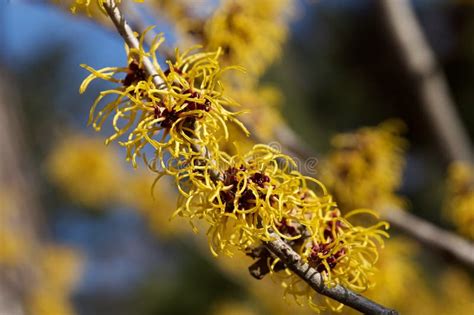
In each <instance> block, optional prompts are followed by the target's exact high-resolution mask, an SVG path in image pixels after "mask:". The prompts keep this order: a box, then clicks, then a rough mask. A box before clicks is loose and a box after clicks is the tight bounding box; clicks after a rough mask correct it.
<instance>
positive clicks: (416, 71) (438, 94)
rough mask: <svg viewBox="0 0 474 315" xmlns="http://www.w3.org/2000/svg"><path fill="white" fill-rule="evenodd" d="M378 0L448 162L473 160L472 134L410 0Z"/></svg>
mask: <svg viewBox="0 0 474 315" xmlns="http://www.w3.org/2000/svg"><path fill="white" fill-rule="evenodd" d="M375 2H376V3H377V5H378V7H379V9H380V12H381V13H382V20H383V21H384V22H385V23H386V24H387V29H388V33H389V36H390V37H391V41H392V42H393V43H394V44H395V46H396V49H397V50H398V53H399V55H400V62H401V64H402V66H403V67H404V68H405V71H406V72H407V73H408V75H409V76H410V78H411V79H412V83H413V88H414V89H415V91H416V93H417V94H418V96H419V99H420V103H421V105H422V108H423V110H424V112H425V114H426V116H427V117H428V119H429V121H430V125H431V127H432V128H433V133H434V135H435V136H436V138H437V142H438V143H439V145H440V147H441V148H442V149H443V152H444V154H445V156H446V157H447V159H448V162H452V161H455V160H460V161H468V162H471V161H472V160H473V154H472V146H471V142H470V141H469V136H468V134H467V132H466V130H465V129H464V128H463V124H462V121H461V119H460V118H459V115H458V114H457V112H456V109H455V105H454V101H453V99H452V97H451V95H450V92H449V87H448V84H447V83H446V78H445V76H444V74H443V72H442V70H441V67H440V65H439V64H438V63H437V61H436V58H435V56H434V54H433V52H432V50H431V49H430V47H429V45H428V43H427V40H426V38H425V36H424V35H423V32H422V30H421V27H420V24H419V23H418V20H417V18H416V15H415V12H414V11H413V8H412V6H411V5H410V3H409V0H378V1H375Z"/></svg>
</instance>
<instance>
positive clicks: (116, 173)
mask: <svg viewBox="0 0 474 315" xmlns="http://www.w3.org/2000/svg"><path fill="white" fill-rule="evenodd" d="M46 168H47V172H48V175H49V178H50V179H51V181H52V182H53V183H55V184H56V185H57V187H58V188H59V189H61V190H63V191H65V192H66V193H67V194H68V196H69V197H70V198H71V199H72V200H75V201H78V202H79V203H81V204H83V205H86V206H89V207H94V208H98V207H107V206H110V203H111V201H113V200H114V196H115V195H116V194H117V190H118V189H119V185H120V182H121V181H122V180H123V176H124V173H123V171H122V168H123V167H122V166H121V165H120V159H119V157H118V154H117V153H116V152H115V151H114V150H111V149H110V148H106V147H105V146H104V144H103V140H99V139H97V138H92V137H88V136H85V135H73V134H70V135H65V136H64V137H63V138H62V140H61V141H60V142H58V143H57V144H55V146H54V147H53V149H52V150H51V153H50V154H49V156H48V159H47V161H46Z"/></svg>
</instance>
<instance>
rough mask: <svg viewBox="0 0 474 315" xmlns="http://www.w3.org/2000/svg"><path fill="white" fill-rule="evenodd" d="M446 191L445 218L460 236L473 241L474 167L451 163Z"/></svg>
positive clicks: (462, 163)
mask: <svg viewBox="0 0 474 315" xmlns="http://www.w3.org/2000/svg"><path fill="white" fill-rule="evenodd" d="M447 189H448V194H447V196H446V198H445V202H444V212H445V214H446V216H448V217H449V218H450V219H451V221H452V222H453V223H454V224H455V226H456V227H457V229H458V231H459V232H460V233H461V234H463V235H465V236H466V237H469V238H470V239H474V166H473V165H471V164H468V163H465V162H455V163H453V164H452V165H451V166H450V167H449V171H448V180H447Z"/></svg>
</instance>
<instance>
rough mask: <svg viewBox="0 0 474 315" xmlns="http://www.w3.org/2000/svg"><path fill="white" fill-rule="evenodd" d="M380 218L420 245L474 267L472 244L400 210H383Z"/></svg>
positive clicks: (473, 247)
mask: <svg viewBox="0 0 474 315" xmlns="http://www.w3.org/2000/svg"><path fill="white" fill-rule="evenodd" d="M382 217H383V218H385V219H386V220H387V221H389V222H390V223H391V224H392V225H393V226H395V227H396V228H398V229H399V230H401V231H403V232H405V233H406V234H409V235H410V236H412V237H414V238H415V239H416V240H418V241H420V242H421V243H423V244H426V245H429V246H431V247H434V248H437V249H440V250H442V251H444V252H447V253H449V254H450V255H451V256H453V257H454V258H456V259H457V260H459V261H460V262H462V263H464V264H466V265H468V266H470V267H471V268H472V267H474V245H473V244H472V242H469V241H468V240H466V239H463V238H462V237H459V236H457V235H456V234H454V233H450V232H448V231H445V230H443V229H441V228H439V227H437V226H436V225H434V224H431V223H429V222H427V221H425V220H423V219H420V218H418V217H416V216H415V215H413V214H411V213H409V212H406V211H404V210H401V209H393V208H387V209H384V210H383V211H382Z"/></svg>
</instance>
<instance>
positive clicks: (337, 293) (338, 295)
mask: <svg viewBox="0 0 474 315" xmlns="http://www.w3.org/2000/svg"><path fill="white" fill-rule="evenodd" d="M104 7H105V10H106V11H107V14H108V15H109V17H110V19H111V20H112V22H113V23H114V25H115V27H116V28H117V31H118V32H119V34H120V35H121V36H122V38H123V39H124V41H125V42H126V43H127V45H128V46H129V47H130V48H136V49H138V47H139V43H138V40H137V38H136V37H135V35H134V34H133V31H132V29H131V28H130V26H129V25H128V24H127V22H126V20H125V18H124V16H123V15H122V13H121V12H120V9H119V8H118V7H117V5H116V4H115V2H114V1H113V0H107V2H106V3H105V4H104ZM143 66H144V70H145V71H146V73H147V74H148V75H150V76H152V77H153V81H154V83H155V84H156V85H157V86H160V85H162V84H163V83H164V81H163V79H162V78H161V77H159V76H158V73H157V72H156V70H155V69H154V67H153V64H152V63H151V61H150V60H149V59H148V58H147V57H143ZM266 246H267V247H268V248H269V250H271V251H272V252H274V254H275V255H277V256H278V257H279V258H280V259H281V260H282V261H283V262H284V263H285V265H286V266H287V267H288V268H289V269H291V270H293V272H295V274H297V275H298V276H299V277H300V278H301V279H303V280H304V281H305V282H306V283H308V284H309V285H310V286H311V287H312V288H313V289H314V290H315V291H317V292H319V293H320V294H322V295H325V296H328V297H330V298H333V299H335V300H337V301H339V302H341V303H343V304H345V305H347V306H349V307H352V308H354V309H356V310H359V311H361V312H363V313H365V314H393V315H395V314H398V313H397V312H396V311H394V310H389V309H386V308H384V307H382V306H380V305H379V304H377V303H375V302H372V301H371V300H369V299H367V298H365V297H363V296H361V295H358V294H356V293H354V292H352V291H351V290H349V289H347V288H344V287H342V286H339V285H338V286H335V287H331V288H329V287H327V286H325V285H324V282H323V280H322V278H321V275H320V274H319V273H318V272H316V270H314V269H313V268H310V267H309V266H308V265H307V264H304V263H302V262H301V258H300V257H299V255H298V254H297V253H295V252H294V251H293V250H292V249H291V247H290V246H288V245H287V244H286V243H285V242H284V241H283V240H281V239H280V238H279V237H278V236H276V237H275V241H271V242H267V243H266Z"/></svg>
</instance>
